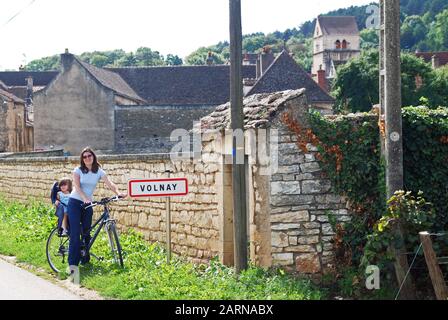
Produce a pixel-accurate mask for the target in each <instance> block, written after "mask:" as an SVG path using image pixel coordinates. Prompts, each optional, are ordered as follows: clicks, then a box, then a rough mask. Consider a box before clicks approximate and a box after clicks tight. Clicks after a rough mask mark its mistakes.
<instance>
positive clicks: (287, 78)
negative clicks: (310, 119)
mask: <svg viewBox="0 0 448 320" xmlns="http://www.w3.org/2000/svg"><path fill="white" fill-rule="evenodd" d="M300 88H305V89H306V96H307V98H308V100H309V101H310V102H314V103H317V102H323V103H334V99H333V98H332V97H331V96H330V95H329V94H328V93H326V92H325V91H324V90H322V88H321V87H320V86H319V85H318V84H317V83H316V82H315V81H314V80H313V79H312V78H311V77H310V75H309V74H308V73H307V72H306V71H305V70H303V69H302V67H300V66H299V65H298V64H297V63H296V62H295V61H294V59H293V58H292V57H291V56H290V55H289V53H288V52H287V51H283V52H282V53H281V54H280V55H279V56H278V57H277V58H276V59H275V61H274V62H273V63H272V65H271V66H270V67H269V68H268V70H266V72H265V73H264V74H263V76H262V77H261V78H260V79H259V80H258V81H257V83H256V84H255V85H254V86H253V87H252V89H251V90H250V91H249V92H248V93H247V96H249V95H252V94H256V93H271V92H277V91H284V90H296V89H300Z"/></svg>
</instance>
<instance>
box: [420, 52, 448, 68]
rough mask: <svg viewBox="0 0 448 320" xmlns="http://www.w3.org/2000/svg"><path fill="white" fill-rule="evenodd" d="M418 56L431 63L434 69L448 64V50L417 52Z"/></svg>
mask: <svg viewBox="0 0 448 320" xmlns="http://www.w3.org/2000/svg"><path fill="white" fill-rule="evenodd" d="M415 55H416V56H417V57H418V58H421V59H423V60H425V62H427V63H431V65H432V68H433V69H438V68H441V67H443V66H446V65H447V64H448V51H439V52H416V53H415Z"/></svg>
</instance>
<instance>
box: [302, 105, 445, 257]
mask: <svg viewBox="0 0 448 320" xmlns="http://www.w3.org/2000/svg"><path fill="white" fill-rule="evenodd" d="M402 113H403V136H404V141H403V144H404V179H405V181H404V189H405V190H407V191H412V192H413V193H414V194H419V192H420V191H422V192H423V195H424V197H425V199H426V201H428V202H429V203H431V204H432V205H433V207H434V211H435V214H436V223H434V225H433V231H440V230H446V229H447V227H448V165H447V164H448V108H439V109H437V110H430V109H428V108H425V107H407V108H403V112H402ZM309 124H310V127H311V128H310V130H309V131H305V132H307V136H308V138H307V139H309V138H313V136H314V137H315V138H313V139H312V141H311V140H310V142H312V143H314V144H316V146H317V148H318V150H319V154H320V156H319V158H320V161H321V166H322V170H323V171H324V172H325V174H326V175H327V176H328V178H329V179H330V180H331V181H332V184H333V186H334V189H335V190H334V191H335V192H337V193H338V194H340V195H344V196H347V197H348V199H349V202H350V206H351V209H352V211H353V213H354V215H353V217H352V220H351V221H350V222H348V223H345V224H344V225H338V226H336V225H335V230H336V233H337V234H336V237H335V244H336V247H337V248H336V249H337V251H336V252H337V253H339V255H340V258H343V260H341V261H342V262H344V261H346V262H349V263H353V264H355V265H359V264H360V262H361V260H362V258H363V256H364V253H365V249H366V244H367V239H368V235H372V234H373V233H374V230H375V228H376V227H377V226H378V221H380V219H381V218H382V217H383V216H385V215H386V214H387V208H386V201H385V200H386V198H385V194H386V193H385V180H384V161H383V160H382V158H381V150H380V138H379V137H380V134H379V128H378V116H377V115H375V114H368V113H363V114H356V115H353V114H352V115H347V116H333V117H323V116H321V115H320V114H319V113H317V112H311V113H310V115H309ZM334 146H337V149H335V148H334ZM332 150H333V151H334V150H337V152H332ZM420 194H421V193H420ZM370 238H371V237H370Z"/></svg>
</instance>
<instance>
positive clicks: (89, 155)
mask: <svg viewBox="0 0 448 320" xmlns="http://www.w3.org/2000/svg"><path fill="white" fill-rule="evenodd" d="M82 158H83V159H89V158H93V155H91V154H88V155H85V156H82Z"/></svg>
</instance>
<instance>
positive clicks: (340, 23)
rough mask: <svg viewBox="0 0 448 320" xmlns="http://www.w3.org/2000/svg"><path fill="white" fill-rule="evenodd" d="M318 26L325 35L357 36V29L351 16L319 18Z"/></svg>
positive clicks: (354, 19)
mask: <svg viewBox="0 0 448 320" xmlns="http://www.w3.org/2000/svg"><path fill="white" fill-rule="evenodd" d="M317 19H318V21H319V25H320V27H321V29H322V32H323V34H325V35H358V34H359V29H358V24H357V23H356V18H355V17H353V16H340V17H339V16H319V17H318V18H317Z"/></svg>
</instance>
